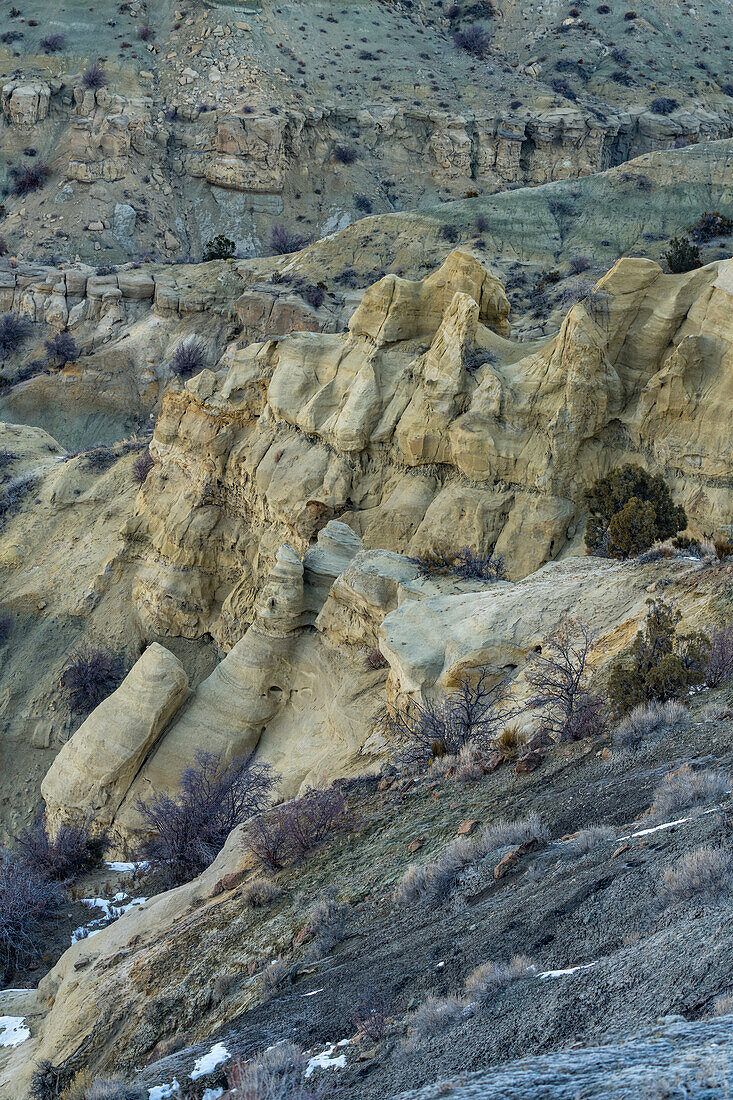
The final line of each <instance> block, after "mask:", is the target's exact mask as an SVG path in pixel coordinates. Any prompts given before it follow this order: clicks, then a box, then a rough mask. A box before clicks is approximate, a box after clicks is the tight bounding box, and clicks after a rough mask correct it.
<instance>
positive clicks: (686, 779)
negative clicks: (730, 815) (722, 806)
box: [649, 764, 731, 821]
mask: <svg viewBox="0 0 733 1100" xmlns="http://www.w3.org/2000/svg"><path fill="white" fill-rule="evenodd" d="M730 790H731V785H730V780H729V779H728V777H727V776H726V775H723V774H722V773H721V772H715V771H711V770H710V769H708V768H705V769H702V770H700V771H693V770H692V768H691V767H690V765H689V764H682V765H681V767H679V768H675V769H674V771H671V772H669V773H668V774H667V775H666V776H665V777H664V779H663V780H662V782H661V783H660V784H659V786H658V787H657V789H656V790H655V791H654V800H653V802H652V804H651V807H650V810H649V813H650V815H651V816H652V817H653V818H655V819H658V820H660V821H668V820H669V819H670V818H672V817H674V816H675V815H676V814H678V813H681V812H682V811H683V810H689V809H690V808H691V807H693V806H699V805H702V804H704V803H706V802H719V801H722V800H723V799H725V798H727V797H728V795H729V794H730Z"/></svg>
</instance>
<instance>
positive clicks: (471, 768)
mask: <svg viewBox="0 0 733 1100" xmlns="http://www.w3.org/2000/svg"><path fill="white" fill-rule="evenodd" d="M483 774H484V773H483V769H482V767H481V764H480V762H479V759H478V757H477V753H476V750H475V749H474V747H473V745H464V746H463V748H462V749H461V751H460V752H459V753H458V756H457V757H456V779H457V780H458V782H459V783H474V782H475V781H476V780H477V779H480V778H481V776H482V775H483Z"/></svg>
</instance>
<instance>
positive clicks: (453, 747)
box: [386, 669, 508, 770]
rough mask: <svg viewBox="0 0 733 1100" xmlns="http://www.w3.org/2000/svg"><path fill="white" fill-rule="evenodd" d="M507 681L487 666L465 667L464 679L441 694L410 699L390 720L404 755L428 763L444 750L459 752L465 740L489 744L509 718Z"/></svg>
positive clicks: (413, 763)
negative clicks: (467, 669)
mask: <svg viewBox="0 0 733 1100" xmlns="http://www.w3.org/2000/svg"><path fill="white" fill-rule="evenodd" d="M506 695H507V685H506V683H505V682H504V681H496V680H495V679H494V678H492V677H491V676H490V675H489V673H488V671H487V670H486V669H482V670H475V671H474V672H473V673H471V672H466V675H465V676H464V677H463V679H462V680H461V682H460V684H459V685H458V686H457V687H455V688H454V689H453V690H452V691H450V692H448V693H446V694H444V695H442V696H440V697H439V698H438V699H437V700H434V701H433V700H428V701H426V702H425V703H418V702H417V701H414V700H413V701H412V702H410V703H407V704H405V706H404V707H403V708H401V709H399V710H396V711H394V712H393V713H391V714H390V715H389V716H388V718H387V721H386V728H387V731H388V733H389V734H390V736H391V737H392V738H393V739H394V740H395V741H396V743H397V746H398V751H399V754H400V759H401V760H402V761H403V762H404V763H405V764H406V765H407V766H408V767H409V768H411V769H414V770H421V769H423V768H427V767H429V765H430V763H431V761H433V760H434V759H435V758H436V757H441V756H457V755H458V753H459V752H460V751H461V749H462V748H463V747H464V745H471V746H473V747H475V748H476V749H479V750H486V749H489V748H490V747H491V743H492V741H493V739H494V737H495V736H496V735H497V733H498V732H499V730H500V728H501V726H502V725H503V724H504V723H505V722H506V718H507V715H508V709H507V705H506Z"/></svg>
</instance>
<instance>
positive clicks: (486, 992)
mask: <svg viewBox="0 0 733 1100" xmlns="http://www.w3.org/2000/svg"><path fill="white" fill-rule="evenodd" d="M536 973H537V966H536V964H535V963H534V962H533V961H532V959H529V958H527V956H526V955H515V956H514V958H513V959H512V960H511V961H510V962H508V963H495V962H487V963H482V964H481V966H477V967H476V969H475V970H472V971H471V973H470V974H469V975H468V977H467V978H466V993H467V994H468V996H469V997H472V998H473V999H474V1000H476V1001H487V1000H488V999H489V998H490V997H492V996H493V994H494V993H495V992H496V990H497V989H500V988H501V987H502V986H505V985H511V983H512V982H518V981H520V980H521V979H522V978H530V977H532V976H533V975H534V974H536Z"/></svg>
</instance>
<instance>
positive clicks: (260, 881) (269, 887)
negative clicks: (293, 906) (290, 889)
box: [242, 875, 282, 909]
mask: <svg viewBox="0 0 733 1100" xmlns="http://www.w3.org/2000/svg"><path fill="white" fill-rule="evenodd" d="M281 894H282V890H281V889H280V887H279V886H278V885H277V883H276V882H273V881H272V879H271V878H264V877H263V876H261V875H260V876H259V877H258V878H255V879H252V881H251V882H248V883H247V885H246V886H244V887H243V888H242V904H243V905H248V906H249V908H250V909H261V908H262V907H263V906H265V905H268V904H269V903H270V902H271V901H276V900H277V899H278V898H279V897H280V895H281Z"/></svg>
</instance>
